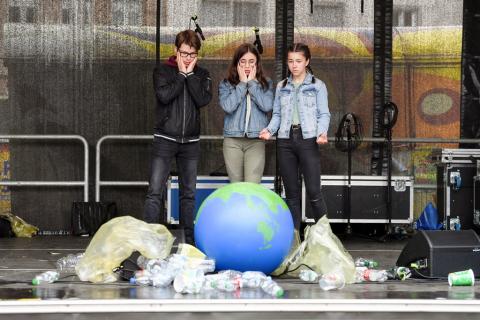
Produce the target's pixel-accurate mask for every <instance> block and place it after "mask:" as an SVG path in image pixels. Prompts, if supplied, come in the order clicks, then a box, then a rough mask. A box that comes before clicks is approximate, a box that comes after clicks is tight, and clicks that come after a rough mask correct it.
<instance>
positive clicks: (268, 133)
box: [258, 128, 272, 140]
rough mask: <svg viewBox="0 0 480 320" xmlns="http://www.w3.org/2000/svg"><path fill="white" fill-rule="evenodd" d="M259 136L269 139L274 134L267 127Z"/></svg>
mask: <svg viewBox="0 0 480 320" xmlns="http://www.w3.org/2000/svg"><path fill="white" fill-rule="evenodd" d="M258 137H259V138H260V139H262V140H269V139H270V138H271V137H272V134H271V133H270V131H268V130H267V128H265V129H262V131H260V135H259V136H258Z"/></svg>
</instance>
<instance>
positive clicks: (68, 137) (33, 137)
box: [0, 135, 89, 202]
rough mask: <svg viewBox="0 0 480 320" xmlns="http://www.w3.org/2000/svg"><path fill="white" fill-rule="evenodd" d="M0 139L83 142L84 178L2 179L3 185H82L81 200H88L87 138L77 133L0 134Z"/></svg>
mask: <svg viewBox="0 0 480 320" xmlns="http://www.w3.org/2000/svg"><path fill="white" fill-rule="evenodd" d="M0 139H8V140H79V141H81V142H82V143H83V149H84V161H83V162H84V168H83V170H84V174H83V175H84V178H83V181H68V180H67V181H12V180H10V181H2V180H0V185H3V186H17V187H23V186H45V187H52V186H83V200H84V201H85V202H87V201H88V171H89V168H88V143H87V140H86V139H85V138H84V137H82V136H79V135H0Z"/></svg>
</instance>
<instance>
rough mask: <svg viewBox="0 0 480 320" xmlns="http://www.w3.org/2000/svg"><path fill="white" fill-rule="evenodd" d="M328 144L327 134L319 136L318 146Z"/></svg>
mask: <svg viewBox="0 0 480 320" xmlns="http://www.w3.org/2000/svg"><path fill="white" fill-rule="evenodd" d="M327 143H328V137H327V133H326V132H325V133H322V134H321V135H319V136H318V138H317V144H327Z"/></svg>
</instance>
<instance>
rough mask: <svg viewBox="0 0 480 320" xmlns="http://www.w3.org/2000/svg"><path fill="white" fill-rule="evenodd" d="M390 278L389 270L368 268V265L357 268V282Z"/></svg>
mask: <svg viewBox="0 0 480 320" xmlns="http://www.w3.org/2000/svg"><path fill="white" fill-rule="evenodd" d="M387 279H388V272H387V270H375V269H368V268H367V267H357V268H355V282H357V283H358V282H363V281H370V282H385V281H386V280H387Z"/></svg>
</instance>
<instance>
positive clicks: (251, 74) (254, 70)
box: [248, 65, 257, 80]
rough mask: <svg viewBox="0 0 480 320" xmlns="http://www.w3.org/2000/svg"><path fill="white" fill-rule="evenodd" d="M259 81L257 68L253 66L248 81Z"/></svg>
mask: <svg viewBox="0 0 480 320" xmlns="http://www.w3.org/2000/svg"><path fill="white" fill-rule="evenodd" d="M255 79H257V66H256V65H253V66H252V68H251V69H250V74H249V75H248V80H255Z"/></svg>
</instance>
